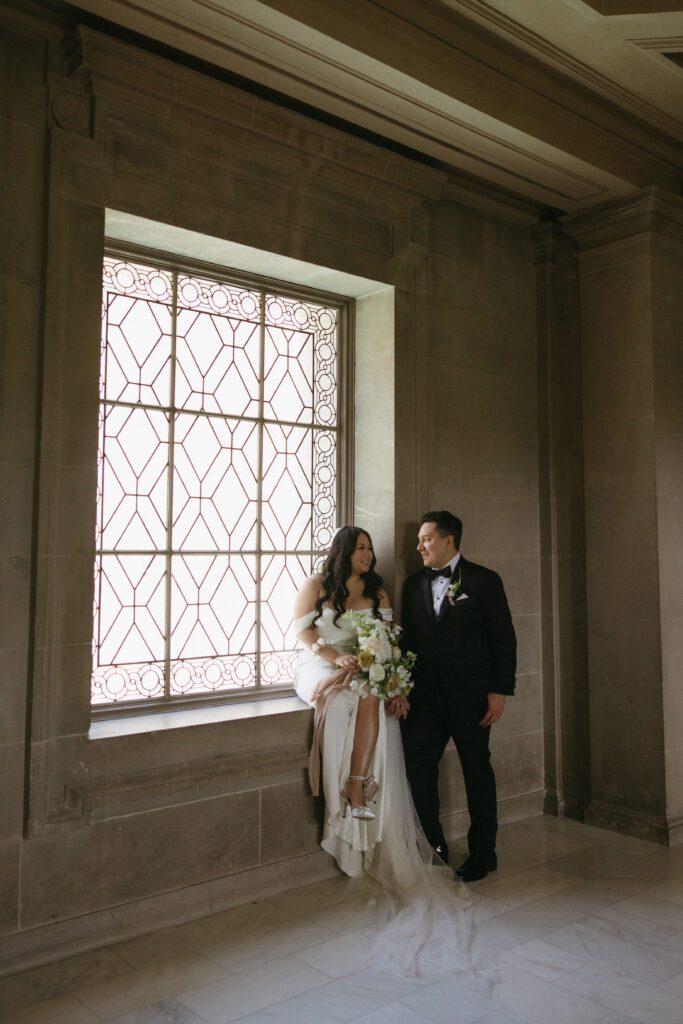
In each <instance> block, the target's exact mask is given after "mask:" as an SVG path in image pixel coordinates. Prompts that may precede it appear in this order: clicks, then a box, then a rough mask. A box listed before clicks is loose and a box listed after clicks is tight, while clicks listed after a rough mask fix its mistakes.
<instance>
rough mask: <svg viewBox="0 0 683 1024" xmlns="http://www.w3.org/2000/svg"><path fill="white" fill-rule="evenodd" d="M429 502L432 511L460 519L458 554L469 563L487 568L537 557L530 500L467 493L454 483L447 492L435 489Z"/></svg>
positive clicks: (535, 515)
mask: <svg viewBox="0 0 683 1024" xmlns="http://www.w3.org/2000/svg"><path fill="white" fill-rule="evenodd" d="M432 500H433V507H434V508H447V509H450V511H451V512H454V513H455V515H457V516H459V517H460V518H461V519H462V521H463V539H462V550H463V554H464V555H465V556H466V557H467V558H471V559H472V561H475V562H480V563H481V564H483V565H489V564H490V562H491V560H492V559H500V558H502V559H504V558H507V557H517V558H533V557H535V556H537V555H538V553H539V523H538V502H537V501H536V500H535V499H534V498H523V497H522V498H507V497H495V496H491V495H483V494H478V493H467V492H466V490H465V489H464V488H462V489H460V486H459V482H458V481H457V480H454V482H453V485H452V486H451V487H450V488H448V489H446V488H444V489H435V490H434V491H433V495H432ZM503 582H505V580H503Z"/></svg>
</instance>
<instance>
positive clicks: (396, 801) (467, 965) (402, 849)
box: [293, 607, 477, 977]
mask: <svg viewBox="0 0 683 1024" xmlns="http://www.w3.org/2000/svg"><path fill="white" fill-rule="evenodd" d="M380 611H381V614H382V617H383V618H384V619H385V620H386V621H391V620H392V618H393V615H392V612H391V610H390V609H386V608H382V609H380ZM366 613H367V614H368V615H371V614H372V609H370V608H369V609H367V610H366ZM314 614H315V613H314V612H311V613H310V614H309V615H306V616H304V617H303V618H301V619H298V620H297V621H295V622H294V624H293V628H294V631H295V632H296V634H297V636H298V635H299V633H301V632H302V631H303V630H305V629H308V628H309V627H310V626H311V624H312V622H313V619H314ZM334 616H335V611H334V609H332V608H329V607H324V608H323V611H322V615H321V616H320V618H318V619H317V620H316V622H315V629H316V631H317V632H318V634H319V636H320V637H321V639H323V640H325V641H326V642H327V643H328V644H329V645H331V646H332V647H334V648H335V650H337V651H339V652H340V653H342V652H344V651H351V650H352V648H353V646H354V644H355V640H356V634H355V631H354V629H353V627H352V626H350V625H349V624H348V623H347V622H345V621H344V619H343V618H340V619H338V621H337V623H336V624H335V622H334ZM336 671H338V670H337V669H335V668H334V667H333V666H332V665H330V663H329V662H328V661H326V660H324V659H323V658H320V657H318V656H317V655H316V654H314V653H313V651H311V650H310V649H309V648H308V647H305V648H303V649H302V651H301V653H300V655H299V661H298V665H297V667H296V669H295V675H294V687H295V689H296V692H297V694H298V695H299V697H301V699H302V700H304V701H305V702H306V703H307V704H308V705H309V706H313V700H312V697H313V693H314V691H315V689H316V687H317V686H318V684H319V683H320V682H322V681H323V680H324V679H325V678H326V677H327V676H329V675H330V674H332V673H334V672H336ZM361 699H362V697H361V696H359V694H358V693H355V692H354V691H353V690H350V689H346V690H342V692H341V693H339V694H338V695H337V696H336V697H335V698H334V700H333V701H332V702H331V704H330V705H329V708H328V711H327V716H326V718H325V726H324V733H323V741H322V773H321V778H322V785H323V792H324V795H325V825H324V832H323V839H322V843H321V845H322V847H323V849H324V850H326V851H327V852H328V853H330V854H331V855H332V856H333V857H334V858H335V860H336V861H337V864H338V865H339V867H340V868H341V870H342V871H343V872H344V873H345V874H347V875H350V876H351V877H358V876H360V875H363V874H366V873H367V874H369V875H371V876H372V877H373V878H375V879H376V880H377V881H378V882H379V883H380V885H381V886H382V889H383V890H384V893H385V897H386V899H385V901H384V905H383V907H382V908H381V910H380V912H379V913H380V915H381V918H382V922H383V923H382V927H381V930H380V932H379V934H378V936H377V939H376V942H375V944H374V951H373V956H372V960H373V963H374V965H375V966H376V967H377V968H379V969H380V970H382V971H385V972H388V973H391V974H393V975H399V976H401V977H407V976H410V975H449V974H453V973H455V972H458V971H472V970H476V969H477V968H476V966H475V965H474V964H473V963H472V960H471V958H470V956H469V954H468V945H469V936H470V928H471V904H470V900H469V897H468V896H467V892H466V890H465V888H464V886H463V885H462V884H461V883H459V882H456V880H455V879H454V877H453V875H452V872H451V871H450V870H449V869H448V868H446V867H445V866H444V865H442V864H440V863H438V864H434V863H432V859H433V851H432V849H431V847H430V846H429V844H428V843H427V841H426V839H425V837H424V835H423V833H422V831H421V829H420V828H419V824H418V821H417V815H416V813H415V809H414V807H413V802H412V798H411V796H410V790H409V787H408V781H407V778H406V771H405V763H404V760H403V744H402V741H401V731H400V726H399V722H398V719H396V718H394V717H392V716H390V715H386V714H385V710H384V702H381V703H380V707H379V734H378V737H377V743H376V746H375V752H374V756H373V760H372V764H371V765H370V769H369V774H372V775H374V777H375V779H376V780H377V782H378V784H379V790H378V792H377V795H376V796H375V798H374V800H373V803H372V809H373V810H374V812H375V818H374V819H372V820H370V821H363V820H361V819H359V818H353V817H352V816H351V813H350V809H349V808H348V807H347V805H346V804H345V801H344V799H343V797H342V795H341V791H342V789H343V787H344V784H345V783H346V780H347V779H348V776H349V769H350V763H351V751H352V749H353V737H354V730H355V725H356V711H357V708H358V701H359V700H361Z"/></svg>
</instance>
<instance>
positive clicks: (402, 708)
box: [386, 697, 410, 718]
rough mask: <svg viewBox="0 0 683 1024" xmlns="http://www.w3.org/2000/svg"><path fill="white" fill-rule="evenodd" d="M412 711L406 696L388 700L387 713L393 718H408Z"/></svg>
mask: <svg viewBox="0 0 683 1024" xmlns="http://www.w3.org/2000/svg"><path fill="white" fill-rule="evenodd" d="M409 711H410V704H409V703H408V701H407V700H406V699H405V697H392V698H391V700H388V701H387V704H386V713H387V714H388V715H391V716H392V717H393V718H406V716H407V714H408V712H409Z"/></svg>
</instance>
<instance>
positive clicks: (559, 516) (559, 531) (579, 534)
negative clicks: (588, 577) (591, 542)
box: [540, 487, 586, 558]
mask: <svg viewBox="0 0 683 1024" xmlns="http://www.w3.org/2000/svg"><path fill="white" fill-rule="evenodd" d="M579 493H580V494H583V487H581V490H580V492H579ZM540 511H541V516H542V517H544V516H546V515H547V516H548V522H549V523H550V522H552V525H553V544H554V552H555V554H556V555H557V556H558V557H560V558H571V557H575V558H580V557H581V555H582V554H583V553H584V551H585V546H586V530H585V521H584V503H583V500H577V498H576V497H570V498H561V499H559V500H556V501H551V502H546V501H542V502H541V509H540Z"/></svg>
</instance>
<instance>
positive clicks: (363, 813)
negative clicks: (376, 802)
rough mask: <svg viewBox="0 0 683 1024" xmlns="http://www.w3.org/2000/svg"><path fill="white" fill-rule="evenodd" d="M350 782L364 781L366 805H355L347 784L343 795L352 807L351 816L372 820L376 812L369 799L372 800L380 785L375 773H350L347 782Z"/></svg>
mask: <svg viewBox="0 0 683 1024" xmlns="http://www.w3.org/2000/svg"><path fill="white" fill-rule="evenodd" d="M349 782H362V783H363V796H364V797H365V805H361V806H359V807H354V805H353V804H352V803H351V801H350V800H349V798H348V796H347V794H346V786H344V788H343V789H342V797H343V799H344V800H345V801H346V804H347V806H348V807H350V808H351V817H352V818H359V819H360V820H361V821H372V819H373V818H374V817H375V812H374V811H373V810H372V808H371V807H368V806H367V804H368V801H370V800H372V798H373V796H374V795H375V794H376V793H377V790H378V789H379V785H378V783H377V780H376V779H375V777H374V775H349V777H348V779H347V784H348V783H349Z"/></svg>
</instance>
